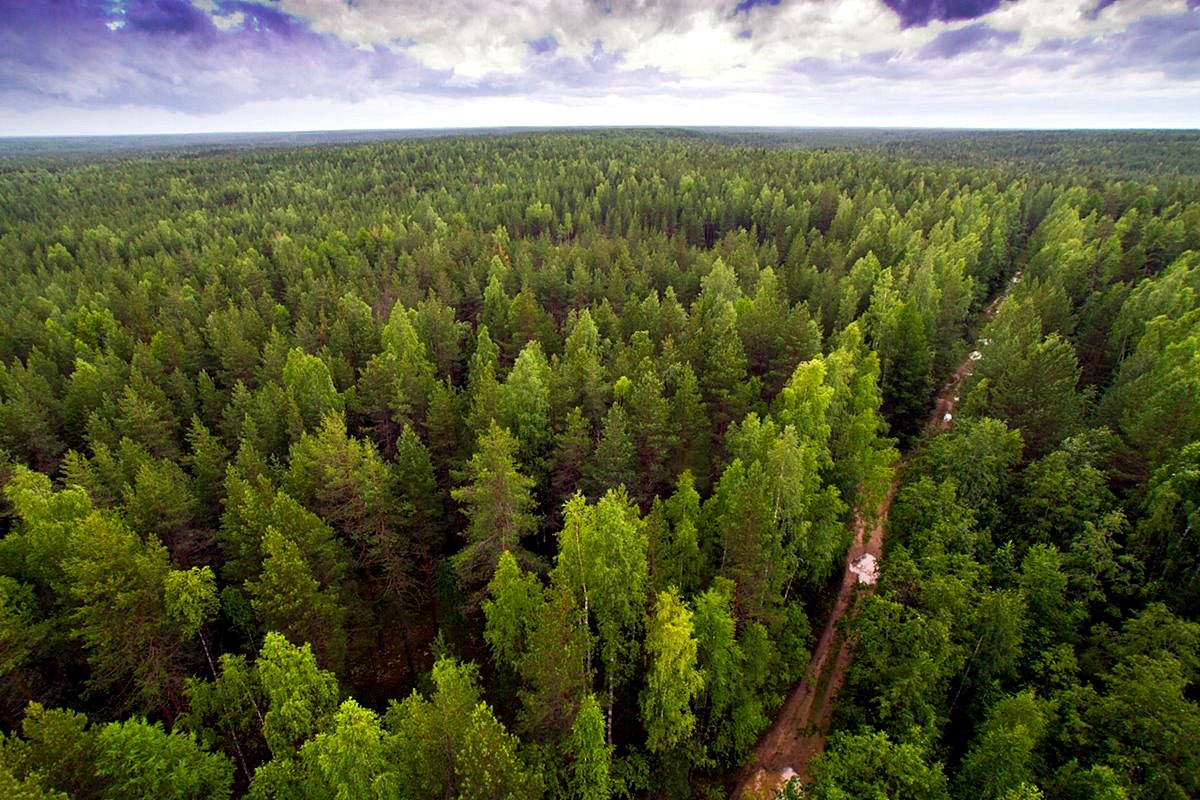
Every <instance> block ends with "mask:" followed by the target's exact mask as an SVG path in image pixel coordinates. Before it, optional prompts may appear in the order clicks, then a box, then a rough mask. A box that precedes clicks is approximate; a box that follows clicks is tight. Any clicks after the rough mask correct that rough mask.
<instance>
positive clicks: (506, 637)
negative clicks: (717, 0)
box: [0, 131, 1200, 800]
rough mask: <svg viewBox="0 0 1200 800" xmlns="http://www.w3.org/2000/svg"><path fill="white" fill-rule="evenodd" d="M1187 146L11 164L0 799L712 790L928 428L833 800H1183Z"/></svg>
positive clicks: (1191, 450)
mask: <svg viewBox="0 0 1200 800" xmlns="http://www.w3.org/2000/svg"><path fill="white" fill-rule="evenodd" d="M1195 142H1196V137H1195V136H1193V135H1191V134H1181V133H1170V134H1166V133H1161V132H1160V133H1153V132H1140V133H1123V134H1119V135H1117V134H1112V133H1111V132H1108V133H1106V132H1094V133H1041V134H1029V133H1006V134H1003V135H1000V134H981V133H978V132H974V133H944V132H943V133H937V132H935V133H928V134H921V135H910V134H908V133H906V134H903V135H898V134H891V133H887V132H873V133H865V134H848V133H846V132H836V133H829V134H819V135H818V134H813V133H812V132H806V133H805V134H804V137H803V141H798V140H797V138H796V135H795V134H793V133H787V132H778V131H771V132H762V131H759V132H734V131H725V132H720V133H707V132H702V133H700V134H695V133H694V132H693V133H687V134H686V135H684V134H679V133H677V132H661V131H659V132H653V131H615V132H613V131H610V132H559V133H540V134H533V133H514V134H506V135H504V136H472V137H440V138H436V139H428V140H425V139H420V140H418V139H398V140H394V141H386V142H385V141H379V142H362V143H355V144H353V145H347V144H341V143H335V142H323V143H322V145H321V146H319V147H299V146H288V147H278V148H276V147H271V148H258V147H250V146H246V147H240V146H239V147H230V148H223V149H222V151H221V152H220V153H219V154H215V155H214V154H213V153H211V152H208V151H202V150H200V149H196V148H193V147H191V146H186V147H183V149H180V150H175V149H172V148H174V147H176V146H178V145H177V143H174V144H172V145H171V147H167V148H165V149H163V150H162V151H161V152H157V151H156V152H155V153H154V154H153V155H152V156H151V155H148V154H147V153H145V152H143V151H141V150H138V149H134V150H129V151H128V152H124V153H123V154H122V155H121V157H120V158H110V157H107V156H104V155H95V154H90V153H87V154H85V153H77V154H72V155H64V154H57V155H55V154H48V155H42V156H28V155H22V153H23V152H24V151H23V150H22V148H24V147H27V145H25V144H21V143H17V144H14V145H12V146H11V147H7V146H6V147H5V148H4V149H5V154H4V155H3V157H2V158H3V160H4V163H5V168H4V169H3V170H0V197H3V198H4V203H2V204H0V231H3V232H4V234H3V236H0V261H2V262H3V263H4V265H5V270H6V271H5V277H6V280H5V281H4V282H3V285H2V286H0V315H2V318H3V319H4V321H5V324H4V326H2V330H0V482H2V483H3V485H4V502H3V504H2V505H3V508H2V509H0V512H2V513H3V515H4V523H5V524H4V526H3V530H2V531H0V534H2V535H0V716H3V718H4V719H5V720H7V721H8V726H9V729H10V730H13V731H14V733H13V734H12V735H10V736H7V737H5V739H4V743H3V746H2V747H0V794H3V795H5V796H8V795H13V796H47V795H49V796H59V795H63V794H65V795H66V796H78V797H83V798H98V797H104V796H114V797H115V796H135V795H136V796H171V795H172V794H179V793H182V794H183V795H184V796H194V795H197V794H202V795H216V796H221V795H223V794H224V793H234V792H242V791H247V792H248V793H249V796H252V797H260V798H289V799H290V798H301V799H303V798H310V797H311V798H326V797H350V796H353V797H370V796H376V797H431V798H433V797H437V798H441V797H459V796H462V797H531V796H537V795H538V794H539V793H540V792H543V790H544V793H545V794H547V795H548V796H559V795H571V796H577V797H604V796H622V797H648V796H683V795H697V796H699V795H703V794H705V793H708V794H710V795H711V794H713V793H714V792H719V791H720V789H719V788H717V787H723V786H725V785H726V784H727V783H728V781H727V780H726V779H727V778H729V776H730V774H731V771H732V770H734V769H735V768H738V767H739V766H740V765H741V763H742V761H743V759H744V758H745V757H746V756H747V754H748V753H749V751H750V748H751V747H752V745H753V744H754V742H755V741H756V738H757V736H758V735H759V734H760V732H761V731H762V730H763V728H764V727H765V726H766V724H767V722H768V721H769V719H770V716H771V714H772V712H773V710H774V709H775V708H776V707H777V706H778V704H779V702H780V700H781V698H782V697H783V694H784V692H785V690H786V689H787V688H788V687H789V684H791V683H792V682H793V681H795V680H796V679H798V678H799V677H801V676H802V674H803V673H804V670H805V667H806V665H807V663H808V659H809V652H808V649H809V647H810V646H811V645H812V633H813V631H812V628H813V627H816V626H818V625H819V619H821V618H823V616H824V614H825V613H826V611H827V609H828V608H829V606H830V604H831V593H832V592H833V591H834V590H835V586H836V580H837V576H838V574H839V570H840V567H841V564H842V563H843V557H844V554H845V551H846V546H847V544H848V543H849V541H850V537H851V531H852V529H853V522H855V521H857V519H858V518H861V519H862V522H863V525H864V527H865V530H866V531H870V530H872V528H873V523H874V522H875V520H874V516H875V514H876V512H877V511H878V510H879V509H881V508H886V506H885V498H887V497H888V496H889V495H888V490H889V487H890V486H892V485H893V478H894V477H895V476H896V472H895V470H894V469H893V467H894V466H895V464H896V463H897V459H898V453H897V451H896V446H897V445H900V446H903V447H904V448H906V449H907V456H906V460H905V461H904V462H903V463H904V466H903V468H902V469H901V470H900V472H899V483H898V485H897V488H896V493H895V502H894V504H893V505H892V507H891V512H890V517H889V519H888V520H887V527H886V531H887V536H888V538H887V540H886V544H885V547H884V549H883V553H884V555H883V560H882V563H881V573H880V582H879V584H878V586H877V587H876V588H875V589H874V590H873V595H872V596H870V597H865V598H862V600H861V603H859V602H858V601H856V606H855V608H856V610H855V612H854V614H852V615H851V617H850V619H851V621H850V622H849V623H848V627H847V628H846V629H845V630H844V631H843V632H842V633H840V634H839V636H841V635H844V636H848V637H851V638H853V639H854V650H853V659H852V663H851V666H850V672H849V675H848V676H847V681H846V683H845V685H844V686H843V687H842V688H841V691H840V692H839V693H838V694H837V705H836V713H835V715H834V721H833V728H832V730H833V735H832V737H831V739H830V740H829V749H828V755H827V757H826V758H825V760H824V761H823V762H822V763H823V764H824V766H818V767H817V769H816V770H815V771H814V772H813V773H812V775H813V782H812V783H811V784H810V785H809V786H808V787H807V788H805V789H804V791H805V792H806V793H807V796H810V797H811V796H829V797H849V796H855V797H885V796H886V797H909V796H914V797H939V798H940V797H944V796H945V795H946V787H947V786H949V787H951V788H952V789H953V790H954V793H955V795H956V796H962V797H967V796H971V797H975V796H983V795H986V796H988V797H995V798H998V799H999V800H1004V798H1011V799H1012V800H1017V798H1034V797H1041V796H1045V797H1048V798H1062V799H1063V800H1083V798H1110V799H1111V800H1116V798H1122V797H1135V798H1142V797H1146V798H1149V797H1181V796H1192V795H1196V794H1198V793H1200V787H1197V786H1196V785H1195V779H1194V775H1196V774H1200V768H1198V767H1197V765H1196V754H1195V746H1194V742H1195V740H1196V738H1197V737H1195V736H1194V735H1189V734H1191V733H1192V731H1194V730H1195V729H1196V728H1197V722H1196V703H1195V699H1196V696H1197V665H1198V664H1200V653H1198V652H1197V647H1196V642H1197V634H1196V631H1195V625H1196V623H1195V616H1196V613H1197V610H1198V609H1200V600H1198V599H1197V598H1198V597H1200V589H1198V587H1200V583H1197V572H1196V569H1195V562H1196V560H1197V555H1198V553H1200V551H1198V550H1197V542H1198V541H1200V539H1198V538H1197V537H1196V535H1195V531H1196V529H1197V524H1198V523H1197V520H1196V509H1197V507H1198V504H1200V495H1198V494H1197V491H1198V490H1197V486H1198V483H1197V480H1196V473H1197V469H1196V468H1197V450H1196V447H1197V444H1196V440H1197V438H1198V437H1200V422H1198V419H1200V418H1198V417H1197V411H1196V409H1197V407H1198V406H1197V403H1196V402H1195V398H1196V396H1197V395H1198V393H1200V388H1198V387H1197V379H1196V375H1198V374H1200V368H1198V363H1197V351H1198V349H1200V348H1198V345H1197V341H1196V339H1197V322H1198V317H1197V314H1198V313H1200V312H1198V311H1197V304H1198V303H1200V279H1198V278H1197V274H1198V270H1197V263H1198V262H1197V257H1196V253H1197V252H1200V234H1198V233H1197V231H1200V201H1198V200H1197V197H1198V195H1197V190H1196V182H1195V175H1196V174H1200V173H1198V172H1197V170H1195V169H1194V168H1193V167H1192V166H1188V165H1189V163H1190V162H1189V159H1190V160H1191V161H1195V159H1194V157H1193V156H1194V155H1195V151H1196V145H1195ZM764 145H786V146H764ZM1018 154H1019V156H1020V161H1018V160H1016V159H1017V155H1018ZM1193 166H1194V165H1193ZM481 176H483V179H481ZM114 198H119V202H116V201H114ZM98 214H99V215H100V216H102V217H103V218H104V220H105V224H104V225H97V224H96V222H95V220H96V219H97V215H98ZM1018 269H1020V270H1021V273H1020V275H1018V274H1017V270H1018ZM992 300H996V301H1000V300H1003V302H1002V303H1001V304H1000V305H998V306H995V305H993V306H991V308H990V310H985V309H988V307H989V304H990V303H991V301H992ZM976 337H978V338H976ZM974 350H978V351H979V357H978V359H977V360H971V361H964V359H965V358H966V356H967V354H968V353H970V352H972V351H974ZM960 364H965V366H966V367H967V369H968V370H969V371H972V372H973V374H972V375H970V376H969V377H968V378H967V379H966V381H965V383H963V384H961V385H955V384H951V385H950V388H948V389H947V392H948V393H949V394H948V395H947V399H949V397H953V396H954V394H955V393H956V394H958V395H959V398H958V400H957V402H956V405H955V408H954V409H953V417H952V421H951V424H949V425H948V426H946V427H945V428H944V429H938V430H936V431H935V430H929V431H927V430H926V427H925V422H926V420H927V419H929V414H930V412H931V408H930V405H931V401H932V399H933V398H932V396H931V395H932V393H933V391H934V387H937V386H942V385H946V384H945V382H946V381H947V380H949V379H950V378H951V377H952V376H953V375H954V373H955V371H956V370H957V369H958V367H959V366H960ZM621 486H624V487H625V488H624V490H622V489H620V487H621ZM577 493H582V494H577ZM585 498H586V499H585ZM453 507H457V508H458V509H461V511H462V512H463V513H462V514H461V515H459V514H451V513H449V512H450V510H451V508H453ZM547 565H552V569H549V570H547ZM858 591H859V592H860V593H862V594H867V593H871V592H872V590H870V589H866V588H860V589H859V590H858ZM476 610H480V611H481V612H482V613H475V612H476ZM810 616H811V619H812V622H811V623H810ZM263 634H266V636H265V639H260V637H262V636H263ZM838 641H841V640H840V639H835V643H836V642H838ZM260 642H261V650H260V652H259V654H258V657H257V658H256V659H255V658H253V657H252V656H246V655H240V654H243V653H246V654H251V653H253V652H254V651H255V650H256V649H259V648H258V646H259V644H260ZM485 648H486V649H487V650H488V652H489V653H490V656H491V662H492V663H493V664H494V665H495V667H496V669H495V670H494V671H491V670H485V673H484V674H485V675H486V678H487V684H486V685H484V684H483V683H482V681H481V679H480V676H479V675H478V674H477V673H476V672H475V670H474V668H473V667H470V666H469V665H464V664H462V663H460V662H458V661H455V660H453V659H452V657H451V654H454V653H458V654H471V655H473V656H474V657H479V656H480V655H481V654H482V653H483V651H484V649H485ZM431 666H432V667H433V672H432V675H431V676H427V674H426V673H427V671H428V669H429V668H430V667H431ZM330 670H334V671H335V672H331V671H330ZM335 674H336V677H335ZM339 680H340V681H341V682H342V684H339ZM414 686H416V687H419V688H420V689H424V690H428V691H427V692H426V694H421V692H420V691H417V692H415V693H414V692H413V689H414ZM351 695H352V696H353V697H354V698H357V700H355V699H348V698H349V697H350V696H351ZM406 696H407V697H408V699H406V700H404V701H403V702H401V703H394V704H393V705H392V706H391V709H390V710H389V712H388V714H387V715H386V716H385V717H384V719H383V724H381V721H380V719H379V718H377V717H376V716H375V712H374V711H372V710H371V708H375V709H381V708H384V707H385V705H387V703H388V701H389V700H390V699H392V698H401V697H406ZM485 697H486V698H487V702H485V701H484V698H485ZM31 698H32V699H34V700H37V701H39V702H41V703H44V704H45V706H42V705H36V704H34V705H29V700H30V699H31ZM489 704H494V707H493V705H489ZM63 705H69V706H71V707H73V708H75V709H77V710H79V711H86V712H87V716H86V717H85V716H83V714H81V713H77V712H70V711H65V710H64V711H47V710H46V708H45V707H46V706H48V707H53V706H63ZM27 706H28V711H27V712H26V713H25V714H24V722H23V723H22V722H20V721H21V719H22V709H23V708H26V707H27ZM493 708H494V710H493ZM130 713H133V714H136V715H137V716H134V717H132V718H127V715H128V714H130ZM143 714H145V715H149V717H148V720H147V719H146V718H143V717H142V716H141V715H143ZM89 719H91V720H93V722H92V723H89V722H88V720H89ZM502 721H503V723H502ZM18 723H20V732H19V733H17V732H15V731H16V729H17V727H18ZM508 724H511V726H512V730H513V731H514V732H519V734H520V736H521V739H520V740H518V739H517V738H516V736H514V735H513V733H510V732H509V730H508V728H507V727H506V725H508ZM167 731H170V732H169V733H168V732H167ZM102 735H103V737H104V742H105V745H104V747H105V749H104V750H103V753H102V752H101V749H100V745H99V744H98V743H99V742H100V740H101V736H102ZM230 765H234V766H236V769H237V775H238V777H237V780H236V782H234V781H232V780H231V777H230V776H231V771H230ZM101 766H103V774H101V773H100V772H99V771H98V770H99V769H100V768H101ZM796 791H799V790H796Z"/></svg>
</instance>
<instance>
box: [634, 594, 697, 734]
mask: <svg viewBox="0 0 1200 800" xmlns="http://www.w3.org/2000/svg"><path fill="white" fill-rule="evenodd" d="M646 653H647V655H648V657H649V661H650V668H649V671H648V672H647V673H646V688H645V689H644V690H643V692H642V723H643V724H644V725H645V726H646V747H647V748H648V749H649V750H650V751H651V752H652V753H661V752H664V751H666V750H670V749H671V748H674V747H677V746H679V745H680V744H682V743H683V742H684V741H685V740H687V739H688V738H689V737H690V736H691V734H692V729H693V728H694V727H695V724H696V717H695V715H694V714H693V713H692V708H691V704H692V701H693V699H694V698H695V697H696V695H697V694H698V693H699V692H700V690H701V689H702V688H703V687H704V676H703V674H702V673H701V672H700V671H699V670H697V669H696V639H695V638H694V635H693V628H692V612H691V611H689V610H688V608H687V607H686V606H684V605H683V603H682V602H681V601H680V599H679V596H678V595H677V594H675V593H674V592H671V591H667V592H661V593H659V595H658V598H657V600H656V601H655V604H654V613H653V616H651V617H650V620H649V622H648V624H647V630H646Z"/></svg>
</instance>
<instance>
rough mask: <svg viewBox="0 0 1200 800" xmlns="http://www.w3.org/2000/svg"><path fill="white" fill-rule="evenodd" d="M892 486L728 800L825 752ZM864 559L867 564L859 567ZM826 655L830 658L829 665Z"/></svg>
mask: <svg viewBox="0 0 1200 800" xmlns="http://www.w3.org/2000/svg"><path fill="white" fill-rule="evenodd" d="M1019 276H1020V273H1017V277H1016V278H1014V279H1013V281H1012V283H1010V284H1009V286H1006V287H1005V289H1006V290H1005V292H1004V293H1002V294H1001V295H1000V296H998V297H997V298H996V299H994V300H993V301H992V302H991V304H990V305H988V307H987V308H986V309H984V312H983V316H984V318H985V319H989V320H990V319H992V318H993V317H994V316H995V315H996V310H997V309H998V308H999V307H1000V304H1001V303H1002V302H1004V299H1005V298H1006V297H1008V291H1007V289H1008V288H1010V287H1011V285H1012V284H1015V283H1016V282H1017V281H1018V280H1020V277H1019ZM975 355H977V354H976V353H970V354H968V355H967V356H966V357H965V358H963V360H962V363H961V364H959V367H958V369H956V370H955V371H954V374H953V375H952V376H951V377H950V380H948V381H947V382H946V384H945V386H943V387H942V390H941V391H940V392H939V393H938V397H937V402H936V403H935V404H934V410H933V416H931V417H930V419H929V427H930V428H947V427H949V426H950V424H951V422H952V421H953V419H954V408H955V404H956V403H957V402H958V399H959V390H960V389H961V388H962V384H963V381H965V380H966V379H967V376H969V375H970V374H971V371H972V369H973V368H974V366H975V358H973V357H972V356H975ZM906 458H907V454H906ZM897 481H898V478H896V479H893V481H892V485H891V488H890V489H889V490H888V493H887V497H885V498H884V500H883V503H881V504H880V506H879V513H878V514H877V515H876V517H875V518H876V520H878V522H877V523H876V524H875V526H874V528H872V530H871V532H870V534H866V530H865V529H866V525H867V523H866V521H865V520H864V518H863V516H862V514H861V513H859V514H856V515H855V519H854V542H853V543H852V544H851V545H850V550H849V552H847V553H846V567H845V571H844V572H843V574H842V583H841V586H840V587H839V588H838V594H837V599H836V600H835V601H834V604H833V609H832V610H831V612H830V614H829V621H828V622H826V623H825V629H824V630H822V631H821V638H820V639H818V640H817V646H816V648H815V649H814V650H813V654H812V659H811V661H809V664H808V669H807V670H806V671H805V673H804V677H803V678H802V679H801V680H800V682H799V683H798V684H796V686H795V687H794V688H793V689H792V691H791V694H789V695H788V698H787V700H786V701H785V702H784V704H783V708H781V709H780V710H779V714H778V716H777V717H776V718H775V722H774V724H772V725H771V727H770V728H768V729H767V732H766V733H764V734H763V735H762V738H761V739H759V742H758V745H757V746H756V747H755V749H754V758H753V759H752V760H751V761H750V763H749V764H748V765H747V766H746V767H745V768H743V769H742V771H741V772H740V773H739V774H738V781H737V787H736V788H735V789H734V792H733V797H734V798H739V799H740V800H767V799H768V798H772V797H774V796H775V793H776V792H778V791H779V788H780V787H781V786H783V784H784V783H786V782H787V781H788V780H790V779H791V778H793V777H796V776H799V778H800V780H801V781H807V780H808V778H809V774H808V769H809V764H810V762H811V761H812V758H813V756H815V755H816V754H817V753H820V752H821V751H823V750H824V749H825V735H826V734H827V733H828V732H829V723H830V721H831V720H832V718H833V702H834V700H835V699H836V697H837V693H838V690H840V689H841V688H842V685H843V684H845V682H846V670H847V669H848V668H849V666H850V659H851V656H852V651H853V648H854V642H853V640H851V639H848V638H847V637H846V636H845V635H843V634H844V630H843V625H842V620H843V619H845V617H846V615H847V614H850V617H851V619H852V618H853V616H854V608H855V606H856V601H857V599H858V597H859V596H860V595H861V594H862V593H863V592H869V591H871V587H872V586H873V585H874V583H875V580H874V577H875V563H877V562H878V560H879V559H880V557H881V556H882V554H883V526H884V524H885V523H886V522H887V517H888V512H889V511H890V510H891V507H892V498H893V497H895V494H896V485H897ZM864 557H866V559H867V560H865V561H864ZM872 559H873V560H872ZM860 586H861V587H862V588H861V589H859V587H860ZM831 653H832V654H834V656H833V659H832V662H831V661H830V654H831Z"/></svg>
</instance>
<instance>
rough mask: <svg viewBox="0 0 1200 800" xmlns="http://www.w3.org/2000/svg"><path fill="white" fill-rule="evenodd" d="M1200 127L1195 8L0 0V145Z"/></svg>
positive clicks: (864, 0) (838, 0)
mask: <svg viewBox="0 0 1200 800" xmlns="http://www.w3.org/2000/svg"><path fill="white" fill-rule="evenodd" d="M556 125H587V126H593V125H687V126H692V125H738V126H743V125H764V126H875V127H960V128H962V127H966V128H1200V0H528V1H522V0H511V1H510V2H498V0H406V1H404V2H398V1H397V0H0V135H5V136H13V135H17V136H22V135H78V134H120V133H183V132H210V131H277V130H332V129H360V128H441V127H492V126H535V127H542V126H556Z"/></svg>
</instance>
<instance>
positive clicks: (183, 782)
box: [96, 719, 233, 800]
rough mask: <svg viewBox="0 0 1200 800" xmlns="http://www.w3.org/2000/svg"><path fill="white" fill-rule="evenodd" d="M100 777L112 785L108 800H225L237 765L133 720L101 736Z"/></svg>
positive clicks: (191, 741)
mask: <svg viewBox="0 0 1200 800" xmlns="http://www.w3.org/2000/svg"><path fill="white" fill-rule="evenodd" d="M96 773H97V774H98V775H100V776H101V777H103V778H105V779H106V781H107V783H108V785H107V787H106V788H105V791H104V798H105V800H110V799H111V800H136V799H137V798H144V797H163V798H178V800H185V798H186V799H188V800H191V799H192V798H194V799H195V800H201V798H215V799H216V800H220V798H224V797H229V790H230V786H231V784H232V781H233V764H232V763H230V761H229V759H227V758H225V757H224V756H222V755H219V754H216V753H206V752H204V751H203V750H202V749H201V748H200V747H199V746H198V745H197V744H196V739H195V737H194V736H192V735H190V734H183V733H176V732H172V733H167V732H165V731H164V730H163V729H162V726H161V725H158V724H150V723H147V722H146V721H144V720H137V719H131V720H128V721H126V722H112V723H109V724H108V725H105V726H104V727H103V728H101V729H100V731H99V733H97V735H96Z"/></svg>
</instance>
